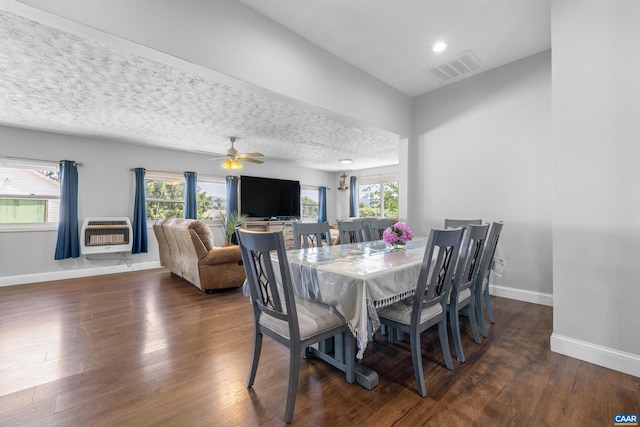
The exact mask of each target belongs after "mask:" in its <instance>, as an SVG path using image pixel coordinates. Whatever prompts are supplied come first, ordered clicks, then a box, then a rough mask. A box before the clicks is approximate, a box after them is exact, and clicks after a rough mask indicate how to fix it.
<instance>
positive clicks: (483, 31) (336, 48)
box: [239, 0, 551, 96]
mask: <svg viewBox="0 0 640 427" xmlns="http://www.w3.org/2000/svg"><path fill="white" fill-rule="evenodd" d="M239 1H240V2H242V3H244V4H246V5H247V6H250V7H252V8H253V9H255V10H257V11H258V12H260V13H262V14H263V15H266V16H268V17H269V18H271V19H272V20H274V21H276V22H278V23H279V24H281V25H283V26H285V27H287V28H289V29H290V30H292V31H294V32H296V33H298V34H299V35H301V36H302V37H305V38H306V39H308V40H310V41H311V42H313V43H315V44H317V45H318V46H320V47H322V48H324V49H325V50H327V51H329V52H331V53H332V54H334V55H336V56H337V57H339V58H341V59H342V60H344V61H346V62H349V63H350V64H352V65H354V66H356V67H358V68H360V69H361V70H363V71H365V72H367V73H369V74H371V75H372V76H374V77H376V78H378V79H379V80H382V81H383V82H385V83H387V84H389V85H390V86H393V87H394V88H396V89H398V90H400V91H402V92H405V93H406V94H408V95H410V96H416V95H420V94H422V93H424V92H427V91H430V90H433V89H436V88H438V87H440V86H442V84H441V83H440V82H439V81H438V80H436V79H434V78H433V77H431V76H430V75H429V74H427V73H426V72H425V70H426V69H428V68H431V67H433V66H435V65H438V64H440V63H442V62H444V61H446V60H447V59H449V58H451V57H453V56H456V55H458V54H460V53H462V52H464V51H467V50H472V51H473V52H474V53H475V54H476V56H477V57H478V58H479V59H480V61H481V62H482V64H483V66H482V67H481V68H480V69H478V70H476V71H475V72H472V73H469V74H468V75H466V76H465V77H469V76H471V75H473V74H477V73H480V72H483V71H487V70H489V69H491V68H495V67H498V66H501V65H504V64H507V63H509V62H513V61H516V60H518V59H522V58H525V57H527V56H530V55H533V54H535V53H538V52H542V51H544V50H547V49H549V48H550V47H551V21H550V7H551V6H550V3H551V1H550V0H471V1H470V0H343V1H330V0H325V1H299V0H239ZM438 40H444V41H446V42H447V43H448V45H449V47H448V49H447V50H446V51H444V52H441V53H434V52H433V51H432V50H431V47H432V45H433V44H434V43H435V42H436V41H438ZM454 81H455V80H454ZM450 82H451V81H450ZM450 82H449V83H450Z"/></svg>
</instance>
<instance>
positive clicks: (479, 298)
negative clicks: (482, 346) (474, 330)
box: [474, 292, 488, 337]
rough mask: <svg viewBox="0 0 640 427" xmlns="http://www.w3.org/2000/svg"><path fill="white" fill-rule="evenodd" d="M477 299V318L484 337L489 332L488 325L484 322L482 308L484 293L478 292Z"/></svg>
mask: <svg viewBox="0 0 640 427" xmlns="http://www.w3.org/2000/svg"><path fill="white" fill-rule="evenodd" d="M475 299H476V301H475V304H474V305H475V306H476V307H475V310H476V320H477V321H478V326H480V333H481V334H482V336H483V337H486V336H488V334H487V325H486V324H485V322H484V310H483V309H482V293H480V292H478V293H477V294H476V298H475Z"/></svg>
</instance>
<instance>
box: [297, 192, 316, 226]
mask: <svg viewBox="0 0 640 427" xmlns="http://www.w3.org/2000/svg"><path fill="white" fill-rule="evenodd" d="M303 191H315V195H316V198H315V200H314V201H315V202H316V203H317V204H316V208H317V209H316V216H315V219H314V220H313V221H311V219H310V218H309V217H306V218H305V216H304V204H303V200H304V195H303ZM319 209H320V187H319V186H317V185H303V184H301V185H300V222H318V215H319V214H320V212H319Z"/></svg>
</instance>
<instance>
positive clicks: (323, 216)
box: [318, 187, 327, 222]
mask: <svg viewBox="0 0 640 427" xmlns="http://www.w3.org/2000/svg"><path fill="white" fill-rule="evenodd" d="M326 220H327V187H318V222H325V221H326Z"/></svg>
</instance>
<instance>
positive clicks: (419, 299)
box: [412, 228, 464, 324]
mask: <svg viewBox="0 0 640 427" xmlns="http://www.w3.org/2000/svg"><path fill="white" fill-rule="evenodd" d="M463 232H464V228H456V229H452V230H435V229H434V230H431V232H430V233H429V240H428V241H427V247H426V249H425V253H424V258H423V259H422V265H421V267H420V275H419V276H418V283H417V286H416V293H415V297H414V306H413V311H412V324H420V322H419V316H420V313H421V311H422V309H424V308H427V307H430V306H432V305H435V304H438V303H439V304H442V306H443V309H444V307H445V304H446V301H445V298H446V297H447V295H448V293H449V289H450V287H451V278H452V275H453V270H454V268H455V265H456V262H457V259H458V252H459V250H460V244H461V242H462V235H463Z"/></svg>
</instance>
